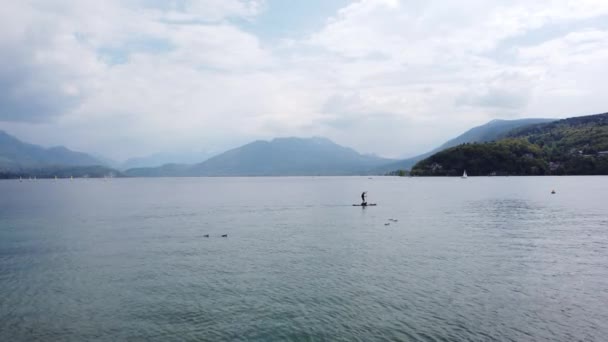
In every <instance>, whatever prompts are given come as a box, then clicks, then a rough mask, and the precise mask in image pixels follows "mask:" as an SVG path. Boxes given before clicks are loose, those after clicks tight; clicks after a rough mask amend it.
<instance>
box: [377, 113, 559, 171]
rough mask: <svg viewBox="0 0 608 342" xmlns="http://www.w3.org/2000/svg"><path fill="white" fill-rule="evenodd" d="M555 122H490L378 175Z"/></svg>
mask: <svg viewBox="0 0 608 342" xmlns="http://www.w3.org/2000/svg"><path fill="white" fill-rule="evenodd" d="M551 121H555V119H518V120H499V119H496V120H492V121H490V122H488V123H486V124H483V125H481V126H477V127H473V128H471V129H469V130H468V131H466V132H464V133H463V134H461V135H459V136H457V137H456V138H453V139H450V140H448V141H447V142H445V143H443V144H442V145H441V146H439V147H437V148H434V149H433V150H431V151H429V152H426V153H423V154H420V155H417V156H415V157H411V158H407V159H403V160H399V161H397V162H395V163H392V164H388V165H384V166H382V168H380V169H378V170H377V171H378V172H379V173H386V172H391V171H395V170H410V169H411V168H412V167H413V166H414V165H415V164H416V163H418V162H419V161H421V160H423V159H426V158H428V157H430V156H432V155H433V154H435V153H437V152H440V151H443V150H445V149H447V148H450V147H454V146H458V145H460V144H464V143H479V142H488V141H493V140H498V139H500V138H502V137H504V136H505V135H506V134H508V133H509V132H510V131H512V130H513V129H516V128H519V127H525V126H528V125H534V124H539V123H546V122H551Z"/></svg>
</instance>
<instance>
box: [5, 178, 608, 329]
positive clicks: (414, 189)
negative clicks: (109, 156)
mask: <svg viewBox="0 0 608 342" xmlns="http://www.w3.org/2000/svg"><path fill="white" fill-rule="evenodd" d="M552 189H555V190H556V191H557V194H555V195H551V194H550V191H551V190H552ZM363 190H367V191H368V194H369V195H368V196H369V198H368V200H369V201H370V202H376V203H378V206H377V207H373V208H372V207H370V208H360V207H353V206H351V204H352V203H357V202H358V201H359V200H360V197H359V196H360V192H361V191H363ZM389 219H394V220H398V221H397V222H394V221H389ZM386 223H390V225H385V224H386ZM205 234H209V235H210V236H209V237H208V238H207V237H204V235H205ZM222 234H228V237H227V238H222V237H221V235H222ZM607 337H608V177H559V178H557V177H542V178H528V177H504V178H503V177H483V178H475V177H472V178H469V179H467V180H462V179H460V178H395V177H374V178H373V179H368V178H367V177H302V178H297V177H294V178H181V179H171V178H166V179H114V180H110V181H103V180H92V179H91V180H74V181H68V180H59V181H53V180H44V181H43V180H38V181H23V182H18V181H0V340H1V341H92V340H94V341H123V340H128V341H238V340H248V341H284V340H293V341H323V340H326V341H375V340H402V341H489V340H501V341H532V340H535V341H579V340H580V341H606V338H607Z"/></svg>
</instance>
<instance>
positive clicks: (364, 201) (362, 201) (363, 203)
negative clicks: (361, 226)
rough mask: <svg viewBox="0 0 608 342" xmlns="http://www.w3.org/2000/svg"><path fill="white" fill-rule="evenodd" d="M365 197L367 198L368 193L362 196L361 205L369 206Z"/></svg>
mask: <svg viewBox="0 0 608 342" xmlns="http://www.w3.org/2000/svg"><path fill="white" fill-rule="evenodd" d="M365 197H367V191H363V193H362V194H361V205H367V201H366V200H365Z"/></svg>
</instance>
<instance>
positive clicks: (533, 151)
mask: <svg viewBox="0 0 608 342" xmlns="http://www.w3.org/2000/svg"><path fill="white" fill-rule="evenodd" d="M464 170H466V171H467V173H468V174H469V175H472V176H480V175H606V174H608V113H604V114H596V115H588V116H581V117H574V118H568V119H563V120H556V121H552V122H549V123H537V124H532V125H526V126H522V127H518V128H515V129H513V130H511V131H509V132H507V134H503V135H501V137H500V138H499V139H497V140H495V141H491V142H485V143H464V144H460V145H458V146H455V147H451V148H448V149H445V150H442V151H440V152H438V153H436V154H434V155H432V156H430V157H428V158H426V159H424V160H422V161H420V162H419V163H417V164H416V165H415V166H414V168H413V169H412V174H414V175H423V176H456V175H460V174H462V172H463V171H464Z"/></svg>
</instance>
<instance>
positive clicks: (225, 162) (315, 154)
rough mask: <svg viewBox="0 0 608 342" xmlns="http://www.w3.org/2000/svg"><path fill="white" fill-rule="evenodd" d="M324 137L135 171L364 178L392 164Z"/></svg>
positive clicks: (278, 141)
mask: <svg viewBox="0 0 608 342" xmlns="http://www.w3.org/2000/svg"><path fill="white" fill-rule="evenodd" d="M391 161H392V160H390V159H383V158H380V157H376V156H369V155H363V154H360V153H358V152H356V151H355V150H353V149H351V148H348V147H344V146H340V145H338V144H336V143H334V142H332V141H331V140H329V139H327V138H323V137H310V138H301V137H279V138H274V139H272V140H270V141H264V140H256V141H254V142H251V143H249V144H246V145H243V146H240V147H237V148H234V149H231V150H228V151H226V152H224V153H222V154H220V155H217V156H215V157H212V158H209V159H208V160H207V161H204V162H202V163H199V164H195V165H191V166H190V167H188V168H183V169H177V170H176V169H168V168H164V169H163V168H155V169H138V170H131V171H130V172H129V171H127V173H128V174H131V175H135V176H161V175H162V176H172V175H173V176H174V175H180V176H305V175H357V174H367V173H368V172H370V170H372V169H375V168H377V167H378V166H380V165H384V164H387V163H389V162H391Z"/></svg>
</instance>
